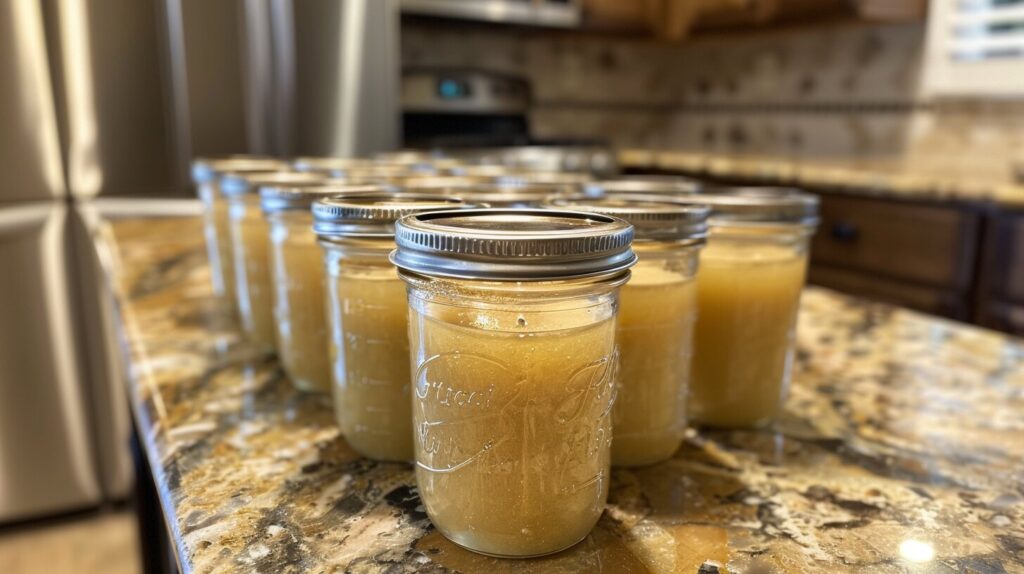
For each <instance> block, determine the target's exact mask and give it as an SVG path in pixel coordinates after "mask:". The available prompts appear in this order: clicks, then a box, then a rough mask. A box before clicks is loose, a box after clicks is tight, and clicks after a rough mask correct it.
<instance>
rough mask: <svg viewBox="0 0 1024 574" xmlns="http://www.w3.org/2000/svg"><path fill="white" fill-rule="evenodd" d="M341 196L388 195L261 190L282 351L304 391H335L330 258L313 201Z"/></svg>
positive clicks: (366, 189) (315, 188)
mask: <svg viewBox="0 0 1024 574" xmlns="http://www.w3.org/2000/svg"><path fill="white" fill-rule="evenodd" d="M339 193H382V189H381V188H380V187H378V186H352V185H338V184H319V183H311V184H302V185H296V184H290V185H275V186H269V187H264V188H262V189H261V190H260V199H261V202H262V207H263V213H264V215H265V217H266V219H267V224H268V227H269V233H270V276H271V277H270V279H271V283H272V284H273V286H274V287H273V289H274V298H273V299H274V326H275V329H276V334H277V337H276V339H277V351H278V356H279V358H280V360H281V366H282V367H284V370H285V372H286V373H288V377H289V378H290V379H291V381H292V382H293V383H294V384H295V386H296V387H297V388H298V389H299V390H301V391H310V392H324V393H327V392H330V390H331V362H330V359H329V355H328V348H329V345H328V341H329V339H328V331H327V315H326V309H325V305H324V302H325V297H324V283H325V281H324V260H323V259H324V258H323V254H322V252H321V250H320V247H319V246H318V245H317V238H316V233H314V232H313V214H312V212H311V211H310V209H311V208H312V206H313V202H314V201H315V200H317V199H322V198H324V197H328V196H330V195H337V194H339Z"/></svg>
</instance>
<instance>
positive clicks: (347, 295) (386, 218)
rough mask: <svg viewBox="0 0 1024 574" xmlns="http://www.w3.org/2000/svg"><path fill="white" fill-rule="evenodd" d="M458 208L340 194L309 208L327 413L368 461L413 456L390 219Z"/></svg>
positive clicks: (453, 202)
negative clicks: (326, 354)
mask: <svg viewBox="0 0 1024 574" xmlns="http://www.w3.org/2000/svg"><path fill="white" fill-rule="evenodd" d="M462 205H463V203H462V201H461V200H459V199H456V198H450V197H442V196H410V195H404V194H395V193H359V194H346V195H340V196H335V197H332V198H328V199H323V200H320V201H317V202H316V203H315V204H314V205H313V219H314V230H315V231H316V234H317V236H318V237H319V241H320V245H321V246H322V247H323V257H324V266H325V271H326V288H327V293H326V302H327V303H326V304H327V310H326V311H327V328H328V333H329V345H330V347H329V348H330V361H331V378H332V379H333V388H334V390H333V394H334V412H335V416H336V417H337V419H338V426H339V428H340V429H341V434H342V435H343V436H344V437H345V439H346V440H347V441H348V443H349V444H350V445H351V446H352V448H354V449H355V450H357V451H358V452H360V453H361V454H363V455H364V456H367V457H369V458H373V459H377V460H393V461H410V460H412V459H413V436H412V412H411V401H412V396H411V392H410V390H409V389H410V381H411V378H410V375H409V339H408V331H409V320H408V313H407V304H406V297H405V284H404V283H402V281H401V280H400V279H399V278H398V271H397V270H396V269H395V266H394V265H392V264H391V262H390V261H388V254H389V253H390V252H391V251H392V250H393V249H394V248H395V239H394V224H395V220H396V219H398V218H399V217H401V216H403V215H407V214H410V213H418V212H421V211H428V210H438V209H453V208H458V207H460V206H462Z"/></svg>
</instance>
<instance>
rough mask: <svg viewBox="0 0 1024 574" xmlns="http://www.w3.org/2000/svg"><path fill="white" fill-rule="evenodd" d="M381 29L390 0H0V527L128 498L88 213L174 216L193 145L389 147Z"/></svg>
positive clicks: (111, 341)
mask: <svg viewBox="0 0 1024 574" xmlns="http://www.w3.org/2000/svg"><path fill="white" fill-rule="evenodd" d="M397 27H398V12H397V3H396V2H395V1H394V0H379V1H378V0H342V1H336V0H302V1H301V2H295V3H293V2H292V1H291V0H217V1H215V2H214V1H209V0H147V1H140V0H103V1H99V2H97V1H92V0H8V1H3V2H0V271H2V277H3V278H2V279H0V524H4V523H9V522H13V521H19V520H24V519H31V518H35V517H40V516H46V515H53V514H58V513H62V512H66V511H71V510H76V509H80V508H87V507H93V506H96V505H99V504H102V503H103V502H104V501H110V500H117V499H122V498H124V497H126V496H127V495H128V493H129V492H130V490H131V484H132V467H131V459H130V455H129V449H128V439H129V435H130V432H131V418H130V415H129V411H128V408H127V403H126V398H125V393H124V381H123V369H124V365H123V361H122V359H123V357H122V352H121V349H120V348H119V346H118V342H117V338H116V328H117V327H116V324H115V323H114V321H113V318H112V314H111V301H110V298H109V294H108V289H107V285H106V284H105V277H104V276H103V273H102V270H101V268H100V263H99V257H98V255H97V252H96V251H95V249H94V248H93V242H92V237H91V235H92V234H93V233H94V232H95V230H96V229H97V225H98V222H99V220H100V219H101V218H102V217H104V216H105V217H108V218H109V217H117V216H125V215H133V214H134V215H137V216H153V215H175V214H178V215H180V214H182V213H190V212H194V211H195V210H196V209H197V208H198V206H197V205H195V204H194V203H189V202H188V201H184V200H186V199H188V198H192V197H193V191H192V189H191V187H190V184H189V180H188V165H189V162H190V161H191V159H192V157H193V156H194V155H219V154H225V153H242V152H249V153H271V154H276V155H299V154H339V155H351V154H358V153H369V152H373V151H377V150H383V149H390V148H391V147H393V146H394V144H395V142H396V139H397V133H398V129H397V123H398V111H397V102H396V100H397V81H398V79H397V78H398V64H397V60H396V58H397ZM156 198H179V199H180V200H182V201H177V202H174V201H171V202H167V201H159V200H157V199H156Z"/></svg>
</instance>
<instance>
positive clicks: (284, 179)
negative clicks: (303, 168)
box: [220, 170, 326, 196]
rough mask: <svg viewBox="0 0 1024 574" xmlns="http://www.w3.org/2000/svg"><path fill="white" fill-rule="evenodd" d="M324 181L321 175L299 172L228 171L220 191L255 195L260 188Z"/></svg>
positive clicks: (230, 194)
mask: <svg viewBox="0 0 1024 574" xmlns="http://www.w3.org/2000/svg"><path fill="white" fill-rule="evenodd" d="M325 179H326V178H325V177H324V176H323V175H320V174H317V173H308V172H299V171H287V170H276V171H256V172H251V173H246V172H239V171H229V172H226V173H225V174H224V176H223V177H222V178H221V180H220V191H221V193H223V194H224V195H228V196H234V195H242V194H247V193H256V192H257V191H259V189H260V188H261V187H267V186H272V185H293V184H303V183H321V182H323V181H324V180H325Z"/></svg>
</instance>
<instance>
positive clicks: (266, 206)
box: [260, 179, 395, 213]
mask: <svg viewBox="0 0 1024 574" xmlns="http://www.w3.org/2000/svg"><path fill="white" fill-rule="evenodd" d="M394 191H395V190H394V189H393V188H390V187H385V186H382V185H350V184H348V183H347V182H345V181H344V180H330V179H328V180H325V181H323V182H320V183H309V184H278V185H269V186H263V187H261V188H260V205H261V206H262V207H263V213H277V212H281V211H307V212H308V211H309V210H310V207H311V206H312V205H313V202H314V201H316V200H318V199H323V198H325V197H330V196H332V195H341V194H353V193H375V194H378V195H380V194H388V193H394Z"/></svg>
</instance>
